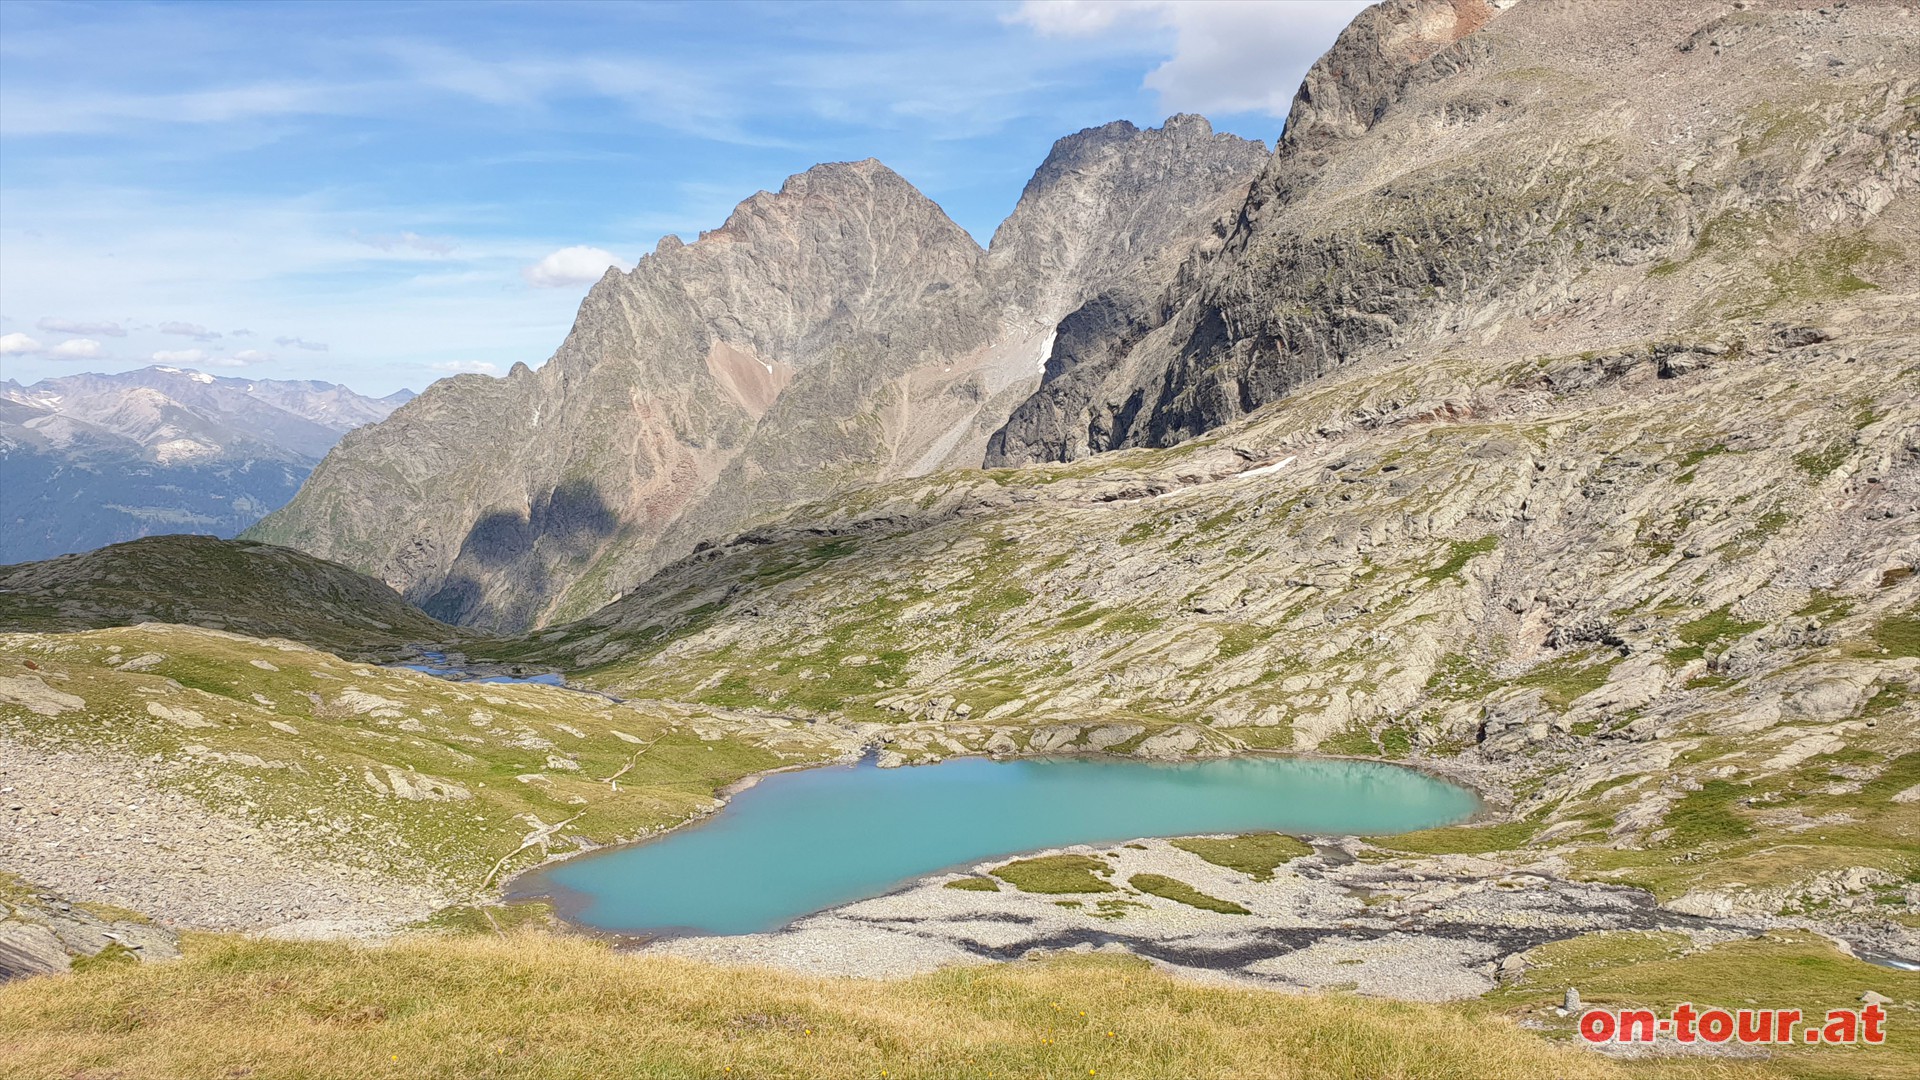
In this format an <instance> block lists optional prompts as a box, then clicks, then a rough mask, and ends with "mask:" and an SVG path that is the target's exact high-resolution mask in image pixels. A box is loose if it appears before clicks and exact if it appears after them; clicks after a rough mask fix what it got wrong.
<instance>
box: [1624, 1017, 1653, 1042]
mask: <svg viewBox="0 0 1920 1080" xmlns="http://www.w3.org/2000/svg"><path fill="white" fill-rule="evenodd" d="M1653 1020H1654V1017H1653V1010H1652V1009H1626V1010H1624V1011H1622V1012H1621V1013H1620V1041H1621V1042H1652V1041H1653V1032H1654V1023H1653Z"/></svg>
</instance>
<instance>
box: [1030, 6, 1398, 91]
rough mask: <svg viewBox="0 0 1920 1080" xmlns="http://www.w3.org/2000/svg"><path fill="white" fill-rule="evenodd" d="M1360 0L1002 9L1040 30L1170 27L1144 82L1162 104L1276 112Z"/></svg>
mask: <svg viewBox="0 0 1920 1080" xmlns="http://www.w3.org/2000/svg"><path fill="white" fill-rule="evenodd" d="M1366 6H1367V5H1366V3H1365V0H1180V2H1175V0H1144V2H1128V0H1026V2H1025V3H1023V4H1021V5H1020V7H1019V9H1018V10H1016V11H1015V12H1013V13H1012V14H1011V15H1009V16H1007V20H1008V21H1009V22H1013V23H1021V24H1024V25H1027V26H1031V27H1032V28H1033V29H1034V30H1035V32H1037V33H1039V34H1041V35H1042V36H1045V37H1082V38H1084V37H1098V36H1102V35H1105V34H1108V33H1118V32H1128V33H1137V32H1138V31H1139V30H1140V29H1141V28H1143V27H1145V28H1164V29H1169V30H1171V31H1172V32H1173V55H1172V56H1171V57H1169V58H1168V59H1167V61H1166V62H1165V63H1163V64H1161V65H1160V66H1159V67H1157V68H1154V69H1153V70H1152V71H1150V72H1148V73H1147V77H1146V79H1145V80H1144V83H1143V85H1145V86H1146V88H1147V89H1149V90H1153V91H1155V92H1156V93H1158V94H1159V96H1160V107H1161V109H1162V110H1164V111H1166V112H1200V113H1212V114H1215V115H1218V114H1222V113H1242V112H1264V113H1266V114H1268V115H1270V116H1280V117H1284V116H1286V115H1287V110H1288V108H1289V107H1290V106H1291V105H1292V103H1293V95H1294V92H1295V91H1296V90H1298V89H1299V88H1300V80H1301V79H1302V78H1303V77H1305V75H1306V73H1307V69H1308V68H1309V67H1311V66H1313V62H1314V61H1315V60H1317V59H1319V57H1320V54H1321V53H1323V52H1325V51H1326V50H1327V47H1328V46H1329V45H1331V44H1332V43H1333V40H1334V38H1335V37H1337V36H1339V33H1340V31H1341V29H1343V28H1344V27H1345V26H1346V25H1347V23H1349V22H1351V21H1352V20H1353V17H1354V16H1355V15H1357V14H1359V13H1360V11H1361V9H1363V8H1365V7H1366Z"/></svg>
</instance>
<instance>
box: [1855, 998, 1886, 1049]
mask: <svg viewBox="0 0 1920 1080" xmlns="http://www.w3.org/2000/svg"><path fill="white" fill-rule="evenodd" d="M1886 1018H1887V1010H1885V1009H1883V1008H1881V1007H1880V1006H1878V1005H1869V1006H1867V1007H1866V1008H1864V1009H1861V1010H1860V1019H1861V1020H1862V1021H1863V1022H1864V1023H1865V1025H1866V1030H1865V1031H1864V1032H1862V1033H1861V1035H1860V1037H1861V1038H1862V1039H1865V1040H1866V1041H1867V1042H1870V1043H1883V1042H1886V1041H1887V1033H1886V1032H1885V1031H1883V1030H1881V1028H1880V1025H1881V1023H1882V1022H1883V1021H1885V1020H1886Z"/></svg>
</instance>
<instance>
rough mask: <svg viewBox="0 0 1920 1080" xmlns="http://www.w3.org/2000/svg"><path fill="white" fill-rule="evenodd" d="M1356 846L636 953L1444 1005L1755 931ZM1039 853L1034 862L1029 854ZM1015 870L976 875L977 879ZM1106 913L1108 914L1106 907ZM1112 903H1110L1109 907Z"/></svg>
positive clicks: (1559, 885)
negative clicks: (1658, 948) (1601, 935)
mask: <svg viewBox="0 0 1920 1080" xmlns="http://www.w3.org/2000/svg"><path fill="white" fill-rule="evenodd" d="M1360 850H1361V845H1360V843H1359V842H1358V841H1354V840H1350V839H1349V840H1341V841H1329V842H1321V843H1320V844H1319V846H1318V847H1317V850H1316V852H1315V854H1313V855H1308V856H1303V857H1300V858H1297V859H1294V860H1293V861H1291V862H1289V863H1286V864H1284V865H1282V866H1281V867H1279V868H1278V869H1277V870H1276V871H1275V873H1274V876H1273V878H1272V879H1271V880H1269V881H1265V882H1258V881H1254V880H1253V879H1252V878H1251V877H1250V876H1248V875H1247V874H1244V873H1241V872H1239V871H1236V870H1231V869H1227V868H1225V867H1221V866H1216V865H1214V864H1212V863H1209V862H1207V861H1205V860H1203V859H1201V858H1200V857H1199V856H1197V855H1193V854H1191V853H1189V852H1187V851H1184V850H1182V849H1180V848H1177V847H1175V846H1173V845H1172V844H1171V843H1169V842H1167V841H1164V840H1141V841H1136V842H1135V843H1132V844H1126V845H1116V846H1077V847H1070V848H1060V849H1055V850H1054V851H1053V852H1049V854H1062V853H1064V854H1078V855H1091V856H1095V857H1097V858H1099V859H1101V860H1103V861H1105V862H1106V863H1107V864H1109V865H1110V866H1112V868H1113V872H1112V873H1111V875H1109V876H1108V877H1107V880H1108V881H1110V882H1111V883H1112V884H1113V885H1114V886H1115V887H1116V889H1118V890H1119V891H1115V892H1101V893H1080V894H1071V895H1053V894H1036V893H1026V892H1020V891H1018V890H1016V889H1014V888H1013V887H1012V886H1011V885H1008V884H1006V883H1004V882H1003V883H1001V886H1000V890H999V891H998V892H987V891H972V890H961V889H952V888H948V887H947V883H948V882H950V881H954V880H957V879H958V878H960V877H962V876H964V875H961V874H956V873H943V874H937V875H933V876H929V877H926V878H922V879H920V880H918V881H916V882H914V883H912V884H911V885H909V886H907V887H905V888H903V889H900V890H897V891H895V892H892V893H889V894H887V895H885V896H880V897H875V898H873V899H870V900H864V901H860V902H857V903H853V904H848V905H845V906H843V907H838V908H834V909H831V910H828V911H824V912H821V913H819V914H816V915H812V916H808V917H807V918H804V919H800V920H798V921H797V922H795V923H794V924H792V925H791V926H788V927H786V928H784V929H782V930H779V931H775V932H773V933H766V934H749V935H742V936H738V937H690V938H666V939H661V940H657V941H654V942H652V943H650V944H648V945H646V946H645V948H646V949H647V950H648V951H652V952H660V953H669V954H673V955H677V956H686V957H693V958H698V959H702V960H709V961H717V962H722V963H740V964H753V965H765V966H772V967H779V968H787V969H791V970H796V971H804V972H810V973H814V974H835V975H857V976H869V977H892V976H905V975H913V974H918V973H921V972H926V971H931V970H933V969H935V968H938V967H941V966H944V965H947V964H954V963H988V962H993V961H1004V960H1014V959H1019V958H1022V957H1029V956H1040V955H1046V954H1048V953H1050V952H1053V951H1058V950H1080V951H1087V950H1096V949H1097V950H1107V951H1113V950H1124V951H1126V952H1130V953H1133V954H1135V955H1139V956H1143V957H1146V958H1148V959H1150V960H1152V961H1154V962H1155V963H1156V964H1157V965H1159V966H1161V967H1164V968H1166V969H1169V970H1171V971H1173V972H1175V973H1178V974H1183V975H1187V976H1191V977H1197V978H1203V979H1208V980H1230V981H1236V982H1250V983H1256V984H1259V985H1264V986H1268V987H1273V988H1278V989H1288V990H1298V991H1309V990H1335V989H1347V990H1354V991H1356V992H1358V993H1362V994H1368V995H1372V996H1378V997H1395V998H1408V999H1415V1000H1432V1001H1438V1000H1448V999H1453V998H1467V997H1473V996H1476V995H1478V994H1481V993H1484V992H1485V991H1487V990H1489V989H1492V988H1493V987H1494V986H1495V985H1496V984H1497V982H1498V980H1499V979H1500V977H1501V975H1502V964H1503V963H1504V964H1505V965H1506V968H1505V970H1506V972H1507V973H1508V974H1512V973H1514V972H1515V970H1516V969H1515V967H1514V965H1515V964H1516V963H1519V962H1520V961H1518V960H1517V959H1509V958H1513V957H1515V954H1518V953H1521V952H1524V951H1525V950H1527V949H1530V948H1533V947H1534V946H1537V945H1540V944H1543V943H1545V942H1548V941H1553V940H1558V939H1561V938H1568V937H1573V936H1576V935H1578V934H1582V933H1587V932H1589V931H1595V930H1621V929H1636V930H1653V929H1658V930H1672V931H1678V932H1681V933H1685V934H1689V935H1691V936H1694V937H1695V938H1697V939H1699V940H1701V941H1702V942H1703V943H1704V942H1705V941H1709V940H1720V939H1724V938H1726V937H1729V936H1740V935H1743V934H1747V933H1755V932H1758V931H1760V930H1762V929H1764V928H1765V924H1764V923H1763V922H1762V921H1760V920H1753V921H1751V922H1750V923H1749V922H1748V921H1742V920H1738V919H1718V920H1706V919H1702V918H1698V917H1695V916H1691V915H1684V914H1680V913H1677V912H1673V911H1669V910H1666V909H1663V908H1661V907H1659V906H1658V905H1657V904H1656V903H1655V901H1654V898H1653V897H1652V896H1651V895H1650V894H1648V893H1646V892H1643V891H1641V890H1638V889H1630V888H1623V887H1620V886H1613V885H1601V884H1592V883H1583V882H1574V881H1568V880H1566V879H1564V878H1560V877H1557V876H1555V875H1554V874H1553V873H1551V872H1550V871H1549V870H1548V869H1546V868H1542V867H1528V868H1516V867H1514V866H1511V865H1509V864H1506V863H1503V862H1499V861H1496V860H1492V859H1487V858H1481V857H1475V856H1439V857H1432V858H1409V859H1391V860H1373V859H1366V860H1362V859H1356V858H1355V855H1356V854H1357V853H1358V852H1359V851H1360ZM1024 857H1032V856H1024ZM1006 861H1007V860H1004V859H996V860H993V861H990V862H984V863H980V864H978V865H977V866H975V867H973V868H972V869H973V871H974V872H975V873H986V872H987V871H989V870H991V869H993V868H994V867H996V866H1000V865H1003V864H1004V863H1005V862H1006ZM1137 874H1160V875H1165V876H1167V877H1171V878H1175V879H1177V880H1179V881H1182V882H1185V883H1187V884H1189V885H1191V886H1193V887H1194V888H1196V889H1198V890H1199V891H1200V892H1203V893H1206V894H1208V895H1209V896H1213V897H1217V898H1219V899H1220V900H1224V901H1228V902H1230V903H1233V904H1238V905H1239V906H1241V907H1243V908H1246V909H1247V911H1248V912H1249V913H1248V914H1245V915H1240V914H1222V913H1216V912H1213V911H1207V910H1203V909H1200V908H1196V907H1191V906H1188V905H1187V904H1184V903H1180V902H1177V901H1174V900H1168V899H1164V898H1162V897H1159V896H1154V895H1150V894H1147V893H1144V892H1141V891H1138V890H1135V889H1131V888H1129V887H1128V886H1127V882H1129V881H1130V880H1131V879H1132V878H1133V877H1134V875H1137ZM1103 901H1106V902H1107V903H1106V904H1105V905H1104V906H1103V905H1102V902H1103ZM1114 901H1119V903H1114Z"/></svg>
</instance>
